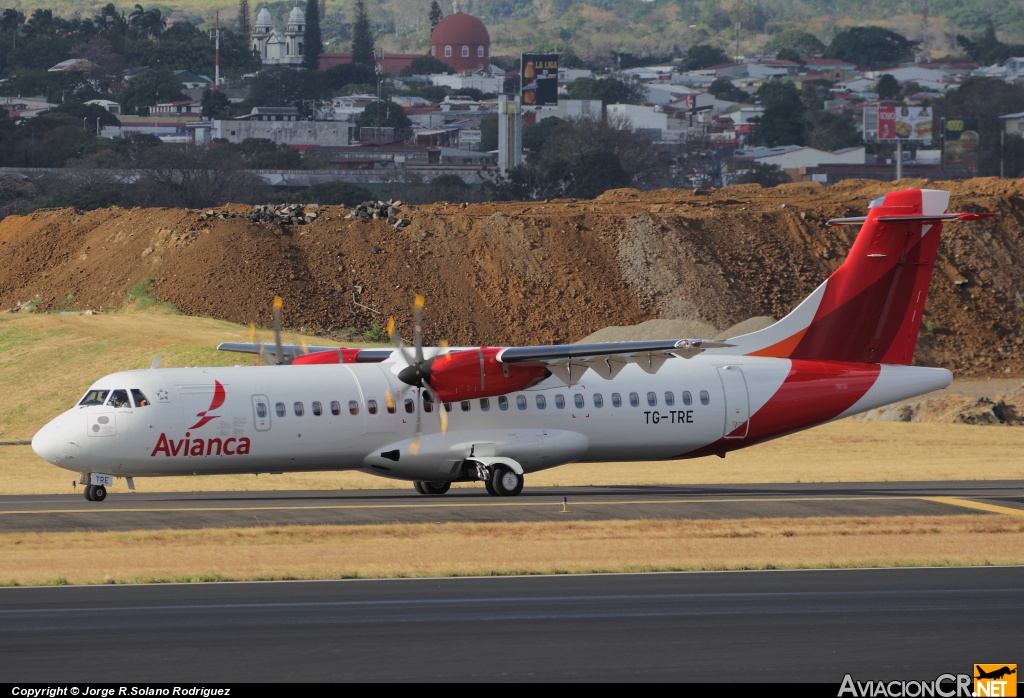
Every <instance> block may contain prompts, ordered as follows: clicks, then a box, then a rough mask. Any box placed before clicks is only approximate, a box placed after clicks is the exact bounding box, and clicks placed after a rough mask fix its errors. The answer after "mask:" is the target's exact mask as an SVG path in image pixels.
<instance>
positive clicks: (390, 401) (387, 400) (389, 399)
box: [384, 390, 396, 412]
mask: <svg viewBox="0 0 1024 698" xmlns="http://www.w3.org/2000/svg"><path fill="white" fill-rule="evenodd" d="M384 404H385V405H386V406H387V408H388V412H392V411H395V409H396V408H395V398H394V396H393V395H392V394H391V391H390V390H385V391H384Z"/></svg>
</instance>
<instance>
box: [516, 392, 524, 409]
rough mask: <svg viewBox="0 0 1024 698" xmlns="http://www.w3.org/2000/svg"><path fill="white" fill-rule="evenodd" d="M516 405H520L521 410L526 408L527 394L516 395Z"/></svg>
mask: <svg viewBox="0 0 1024 698" xmlns="http://www.w3.org/2000/svg"><path fill="white" fill-rule="evenodd" d="M516 407H518V408H519V409H521V410H525V409H526V396H525V395H516Z"/></svg>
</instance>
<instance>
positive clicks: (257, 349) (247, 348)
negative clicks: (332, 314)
mask: <svg viewBox="0 0 1024 698" xmlns="http://www.w3.org/2000/svg"><path fill="white" fill-rule="evenodd" d="M217 349H218V350H219V351H236V352H239V353H242V354H260V355H263V356H270V357H273V356H274V353H275V349H274V345H273V344H255V343H250V342H221V343H220V344H218V345H217ZM339 350H340V351H341V352H343V354H344V355H345V363H380V362H381V361H385V360H387V359H388V358H390V357H391V354H392V353H393V352H394V349H347V348H345V347H321V346H314V345H312V344H308V345H306V346H302V345H301V344H282V345H281V353H282V354H283V355H284V358H285V360H286V361H292V360H294V359H295V357H297V356H303V355H304V354H318V353H321V352H337V351H339ZM350 354H351V356H349V355H350Z"/></svg>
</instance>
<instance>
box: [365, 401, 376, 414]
mask: <svg viewBox="0 0 1024 698" xmlns="http://www.w3.org/2000/svg"><path fill="white" fill-rule="evenodd" d="M366 411H367V412H369V413H370V414H377V401H376V400H367V401H366Z"/></svg>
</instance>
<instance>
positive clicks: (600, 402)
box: [594, 393, 604, 407]
mask: <svg viewBox="0 0 1024 698" xmlns="http://www.w3.org/2000/svg"><path fill="white" fill-rule="evenodd" d="M594 407H604V395H602V394H601V393H594Z"/></svg>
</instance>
